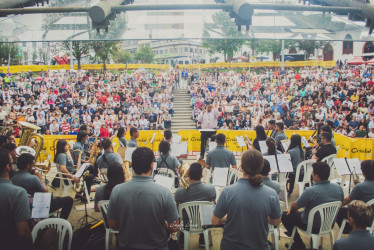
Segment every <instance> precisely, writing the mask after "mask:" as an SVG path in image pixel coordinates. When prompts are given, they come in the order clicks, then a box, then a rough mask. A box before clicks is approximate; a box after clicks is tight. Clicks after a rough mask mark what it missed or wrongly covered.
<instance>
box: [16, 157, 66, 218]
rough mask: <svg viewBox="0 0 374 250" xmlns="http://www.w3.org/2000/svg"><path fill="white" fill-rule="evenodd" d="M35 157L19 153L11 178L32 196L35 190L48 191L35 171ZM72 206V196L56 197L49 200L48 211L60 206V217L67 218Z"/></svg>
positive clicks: (40, 176)
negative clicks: (16, 169) (15, 168)
mask: <svg viewBox="0 0 374 250" xmlns="http://www.w3.org/2000/svg"><path fill="white" fill-rule="evenodd" d="M34 166H35V157H34V156H33V155H31V154H26V153H25V154H21V155H20V156H19V157H18V160H17V168H18V171H17V172H16V173H15V175H14V176H13V177H12V178H11V181H12V182H13V184H14V185H16V186H19V187H22V188H24V189H25V190H26V192H27V193H28V194H29V195H31V196H34V194H35V193H36V192H41V193H44V192H48V188H47V185H46V184H45V183H44V181H43V177H42V175H41V174H40V173H39V172H35V171H34V170H33V167H34ZM72 207H73V198H71V197H70V196H65V197H56V198H53V199H52V200H51V207H50V212H53V211H56V210H58V209H60V208H62V209H61V213H60V218H63V219H65V220H67V219H68V217H69V214H70V211H71V208H72Z"/></svg>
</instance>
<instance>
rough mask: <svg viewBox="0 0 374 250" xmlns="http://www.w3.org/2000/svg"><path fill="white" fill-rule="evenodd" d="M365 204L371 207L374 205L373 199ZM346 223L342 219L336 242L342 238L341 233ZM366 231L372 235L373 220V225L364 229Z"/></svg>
mask: <svg viewBox="0 0 374 250" xmlns="http://www.w3.org/2000/svg"><path fill="white" fill-rule="evenodd" d="M366 204H368V205H369V206H372V205H373V204H374V199H372V200H370V201H368V202H367V203H366ZM347 222H348V219H345V218H344V219H343V221H342V224H341V225H340V230H339V233H338V237H337V238H336V239H337V240H339V239H340V238H341V237H342V234H343V231H344V228H345V225H346V224H347ZM366 229H367V230H369V232H370V233H371V234H373V233H374V220H373V223H372V224H371V226H370V227H367V228H366Z"/></svg>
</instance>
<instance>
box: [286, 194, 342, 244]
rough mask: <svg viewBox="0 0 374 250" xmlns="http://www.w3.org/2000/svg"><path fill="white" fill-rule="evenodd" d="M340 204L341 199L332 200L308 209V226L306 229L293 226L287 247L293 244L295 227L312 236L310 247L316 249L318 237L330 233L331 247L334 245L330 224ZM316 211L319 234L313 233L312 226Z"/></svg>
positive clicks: (332, 222)
mask: <svg viewBox="0 0 374 250" xmlns="http://www.w3.org/2000/svg"><path fill="white" fill-rule="evenodd" d="M341 204H342V203H341V201H334V202H329V203H326V204H322V205H319V206H316V207H314V208H313V209H312V210H310V212H309V216H308V226H307V228H306V230H303V229H301V228H299V227H297V226H294V228H293V230H292V235H291V239H290V243H289V245H288V249H290V248H291V246H292V244H293V239H294V237H295V233H296V230H297V229H299V230H300V231H301V232H303V233H304V234H306V235H308V236H310V237H311V238H312V249H318V246H319V239H320V237H324V236H328V235H330V240H331V248H332V246H333V245H334V232H333V229H332V225H333V224H334V222H335V219H336V215H337V214H338V211H339V208H340V206H341ZM317 212H319V214H320V218H321V225H320V230H319V234H313V233H312V228H313V222H314V215H315V214H316V213H317Z"/></svg>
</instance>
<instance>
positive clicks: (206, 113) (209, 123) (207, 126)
mask: <svg viewBox="0 0 374 250" xmlns="http://www.w3.org/2000/svg"><path fill="white" fill-rule="evenodd" d="M219 116H220V114H219V112H218V110H216V109H215V108H213V105H212V104H209V105H207V106H206V110H203V112H202V113H201V114H200V115H199V117H198V119H197V123H198V124H200V126H201V129H202V130H201V131H200V132H201V138H200V141H201V146H200V160H202V159H204V155H205V147H206V143H207V141H208V139H209V138H210V137H211V136H212V135H213V134H215V133H216V131H215V130H216V128H217V120H218V117H219Z"/></svg>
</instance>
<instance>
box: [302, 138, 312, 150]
mask: <svg viewBox="0 0 374 250" xmlns="http://www.w3.org/2000/svg"><path fill="white" fill-rule="evenodd" d="M301 142H302V143H303V144H304V147H306V148H309V147H310V144H309V142H308V140H307V139H306V138H305V136H303V137H301Z"/></svg>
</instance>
